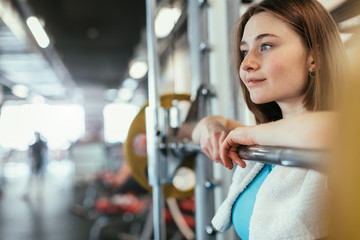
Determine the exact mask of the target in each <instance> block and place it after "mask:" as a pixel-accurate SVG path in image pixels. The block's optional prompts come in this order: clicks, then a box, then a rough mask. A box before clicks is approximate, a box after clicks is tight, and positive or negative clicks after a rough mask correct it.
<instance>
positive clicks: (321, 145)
mask: <svg viewBox="0 0 360 240" xmlns="http://www.w3.org/2000/svg"><path fill="white" fill-rule="evenodd" d="M336 120H337V114H336V113H335V112H312V113H307V114H303V115H299V116H295V117H291V118H286V119H281V120H278V121H275V122H270V123H266V124H260V125H257V126H256V127H254V128H252V129H251V135H252V138H253V139H254V141H255V142H256V143H257V144H259V145H269V146H284V147H297V148H310V149H329V148H332V147H333V146H334V142H335V138H336V134H337V133H336V129H337V122H336Z"/></svg>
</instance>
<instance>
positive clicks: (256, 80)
mask: <svg viewBox="0 0 360 240" xmlns="http://www.w3.org/2000/svg"><path fill="white" fill-rule="evenodd" d="M264 81H265V79H259V78H248V79H247V80H246V82H247V86H248V87H256V86H258V85H260V84H262V83H263V82H264Z"/></svg>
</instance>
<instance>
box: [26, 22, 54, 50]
mask: <svg viewBox="0 0 360 240" xmlns="http://www.w3.org/2000/svg"><path fill="white" fill-rule="evenodd" d="M26 24H27V25H28V27H29V28H30V31H31V33H32V34H33V36H34V38H35V40H36V42H37V43H38V44H39V46H40V47H41V48H46V47H48V46H49V44H50V39H49V37H48V35H47V34H46V32H45V30H44V29H43V27H42V26H41V24H40V22H39V20H38V19H37V18H36V17H29V18H28V19H27V20H26Z"/></svg>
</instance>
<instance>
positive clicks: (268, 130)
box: [220, 112, 337, 169]
mask: <svg viewBox="0 0 360 240" xmlns="http://www.w3.org/2000/svg"><path fill="white" fill-rule="evenodd" d="M336 120H337V114H336V113H334V112H312V113H306V114H302V115H298V116H295V117H290V118H286V119H281V120H278V121H275V122H270V123H265V124H260V125H256V126H251V127H239V128H236V129H234V130H233V131H231V132H230V133H229V134H228V135H227V137H226V139H225V140H224V141H223V142H222V145H221V147H220V156H221V160H222V162H223V164H224V166H225V167H227V168H230V169H231V168H232V167H233V161H234V162H235V163H237V164H238V165H240V166H241V167H245V166H246V165H245V162H244V161H242V160H241V159H240V158H239V156H238V155H237V148H238V146H239V145H255V144H258V145H268V146H283V147H295V148H307V149H330V148H332V147H333V146H334V142H335V138H336V134H337V133H336V128H337V122H336Z"/></svg>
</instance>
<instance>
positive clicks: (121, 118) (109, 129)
mask: <svg viewBox="0 0 360 240" xmlns="http://www.w3.org/2000/svg"><path fill="white" fill-rule="evenodd" d="M138 112H139V107H138V106H136V105H133V104H126V103H112V104H108V105H106V106H105V108H104V113H103V114H104V139H105V142H108V143H118V142H121V143H123V142H125V140H126V138H127V134H128V131H129V128H130V125H131V123H132V121H133V120H134V117H135V116H136V115H137V114H138Z"/></svg>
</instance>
